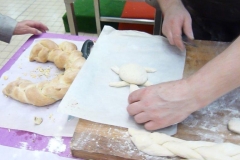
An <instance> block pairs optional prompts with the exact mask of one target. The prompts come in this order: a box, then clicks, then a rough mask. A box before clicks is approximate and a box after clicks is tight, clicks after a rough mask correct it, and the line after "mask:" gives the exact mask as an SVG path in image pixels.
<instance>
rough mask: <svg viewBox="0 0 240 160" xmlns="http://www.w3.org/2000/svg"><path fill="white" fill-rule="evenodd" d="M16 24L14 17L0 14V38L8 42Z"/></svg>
mask: <svg viewBox="0 0 240 160" xmlns="http://www.w3.org/2000/svg"><path fill="white" fill-rule="evenodd" d="M16 25H17V22H16V21H15V20H14V19H12V18H10V17H8V16H3V15H2V14H0V40H1V41H4V42H7V43H9V42H10V40H11V38H12V35H13V31H14V29H15V27H16Z"/></svg>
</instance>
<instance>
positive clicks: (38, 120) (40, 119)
mask: <svg viewBox="0 0 240 160" xmlns="http://www.w3.org/2000/svg"><path fill="white" fill-rule="evenodd" d="M42 121H43V119H42V118H41V117H34V123H35V124H36V125H39V124H41V123H42Z"/></svg>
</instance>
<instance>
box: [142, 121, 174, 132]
mask: <svg viewBox="0 0 240 160" xmlns="http://www.w3.org/2000/svg"><path fill="white" fill-rule="evenodd" d="M168 126H169V124H167V123H161V122H160V123H156V122H155V121H149V122H147V123H145V124H144V127H145V129H146V130H149V131H153V130H157V129H161V128H165V127H168Z"/></svg>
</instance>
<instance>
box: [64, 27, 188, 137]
mask: <svg viewBox="0 0 240 160" xmlns="http://www.w3.org/2000/svg"><path fill="white" fill-rule="evenodd" d="M185 55H186V52H181V51H180V50H178V49H177V48H176V47H174V46H171V45H170V44H169V43H168V41H167V40H166V39H165V38H163V37H161V36H153V35H150V34H147V33H144V32H138V31H118V30H115V29H113V28H112V27H109V26H105V27H104V29H103V31H102V32H101V35H100V37H99V38H98V40H97V42H96V44H95V45H94V47H93V49H92V51H91V54H90V56H89V58H88V60H87V62H86V63H85V65H84V66H83V68H82V69H81V71H80V72H79V74H78V75H77V77H76V79H75V80H74V82H73V84H72V85H71V87H70V89H69V90H68V93H67V94H66V95H65V97H64V99H63V100H62V101H61V103H60V105H59V110H60V111H61V112H63V113H66V114H69V115H73V116H76V117H79V118H83V119H87V120H90V121H94V122H99V123H104V124H110V125H115V126H121V127H127V128H130V127H132V128H137V129H140V128H143V126H142V125H139V124H136V123H135V122H134V120H133V118H132V117H131V116H129V114H128V113H127V110H126V107H127V106H128V101H127V100H128V96H129V87H122V88H114V87H109V83H110V82H116V81H120V79H119V77H118V75H117V74H115V73H114V72H113V71H112V70H111V69H110V68H111V67H112V66H121V65H123V64H126V63H137V64H139V65H141V66H145V67H151V68H155V69H156V70H157V72H155V73H148V78H149V81H150V82H152V83H153V84H158V83H161V82H167V81H171V80H177V79H181V78H182V75H183V69H184V64H185ZM161 131H162V132H165V133H167V134H175V132H176V126H173V127H170V128H168V129H166V130H161Z"/></svg>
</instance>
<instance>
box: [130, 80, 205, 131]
mask: <svg viewBox="0 0 240 160" xmlns="http://www.w3.org/2000/svg"><path fill="white" fill-rule="evenodd" d="M196 97H197V96H195V95H194V93H193V91H192V90H191V86H190V85H189V84H188V82H187V81H186V80H178V81H172V82H167V83H162V84H158V85H154V86H149V87H146V88H143V89H140V90H137V91H135V92H133V93H131V94H130V95H129V98H128V101H129V106H128V107H127V111H128V113H129V114H130V115H132V116H134V119H135V121H136V122H137V123H140V124H143V123H145V125H144V127H145V128H146V129H147V130H156V129H160V128H164V127H167V126H170V125H173V124H176V123H179V122H181V121H183V120H184V119H185V118H186V117H188V115H190V114H191V113H192V112H194V111H196V110H198V109H199V108H201V107H202V106H201V103H199V102H198V100H197V99H196Z"/></svg>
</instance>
